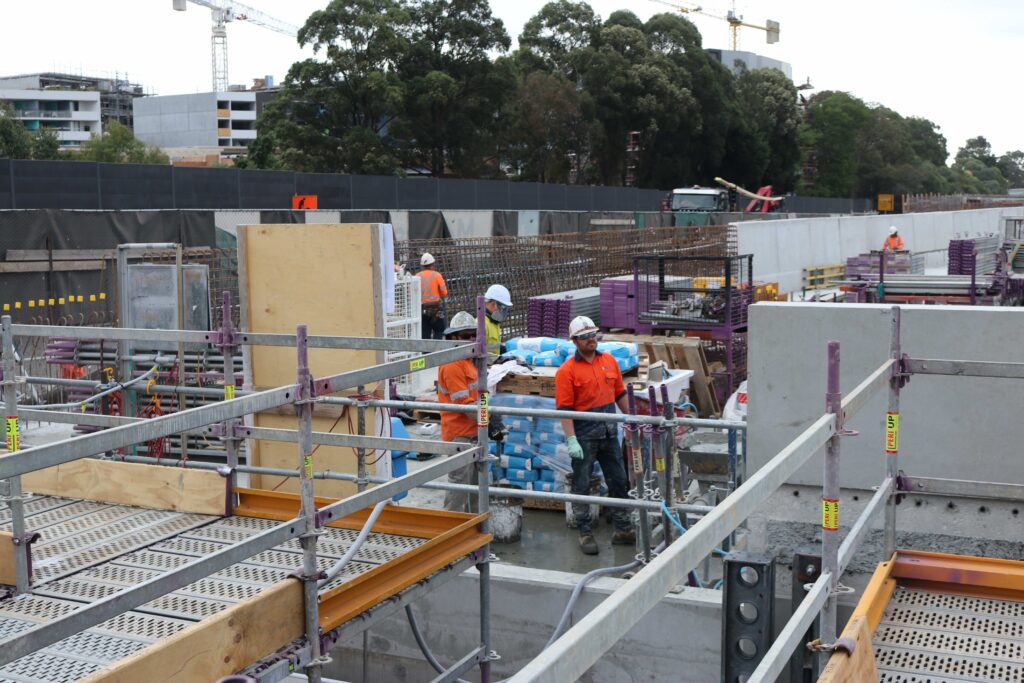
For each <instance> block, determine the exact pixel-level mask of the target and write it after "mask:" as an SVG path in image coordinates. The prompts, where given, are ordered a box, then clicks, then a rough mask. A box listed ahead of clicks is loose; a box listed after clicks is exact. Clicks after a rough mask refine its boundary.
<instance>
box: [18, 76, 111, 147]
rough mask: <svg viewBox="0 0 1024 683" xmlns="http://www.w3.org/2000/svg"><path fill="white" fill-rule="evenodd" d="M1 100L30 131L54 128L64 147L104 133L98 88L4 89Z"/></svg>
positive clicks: (78, 143) (74, 145) (77, 145)
mask: <svg viewBox="0 0 1024 683" xmlns="http://www.w3.org/2000/svg"><path fill="white" fill-rule="evenodd" d="M0 101H3V102H6V103H7V104H8V105H10V106H11V108H12V109H13V110H14V117H15V118H16V119H18V120H19V121H21V122H22V124H23V125H24V126H25V128H26V129H28V131H29V132H31V133H37V132H39V131H43V130H50V131H53V132H54V133H56V134H57V139H58V140H60V144H61V147H64V148H69V149H75V148H77V147H79V146H81V144H82V143H83V142H84V141H86V140H88V139H89V138H90V137H91V136H93V135H97V136H99V135H102V134H103V122H102V120H101V111H100V94H99V93H98V92H95V91H92V92H90V91H79V90H21V89H18V90H14V89H0Z"/></svg>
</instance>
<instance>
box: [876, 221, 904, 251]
mask: <svg viewBox="0 0 1024 683" xmlns="http://www.w3.org/2000/svg"><path fill="white" fill-rule="evenodd" d="M904 249H906V247H905V246H903V238H902V237H900V233H899V230H897V229H896V226H895V225H894V226H892V227H891V228H889V236H888V237H886V238H885V244H883V245H882V250H883V251H903V250H904Z"/></svg>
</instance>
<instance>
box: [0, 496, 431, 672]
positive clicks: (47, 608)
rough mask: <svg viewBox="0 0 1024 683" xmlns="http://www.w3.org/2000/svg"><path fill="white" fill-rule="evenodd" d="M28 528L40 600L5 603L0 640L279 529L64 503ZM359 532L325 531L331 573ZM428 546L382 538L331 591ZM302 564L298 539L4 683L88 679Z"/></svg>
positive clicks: (374, 537)
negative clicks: (36, 537) (37, 535)
mask: <svg viewBox="0 0 1024 683" xmlns="http://www.w3.org/2000/svg"><path fill="white" fill-rule="evenodd" d="M26 522H27V526H28V528H30V529H32V530H33V531H40V532H41V533H42V540H40V541H39V542H37V543H36V544H35V545H34V546H33V549H32V556H33V577H34V587H33V590H32V593H31V594H27V595H22V596H18V597H16V598H12V599H9V600H5V601H2V602H0V639H5V638H8V637H10V636H12V635H15V634H17V633H21V632H22V631H25V630H27V629H29V628H31V627H32V626H34V625H36V624H39V623H43V622H47V621H50V620H52V619H56V618H59V617H61V616H64V615H66V614H68V613H70V612H73V611H75V610H76V609H79V608H80V607H82V606H84V605H87V604H89V603H91V602H94V601H96V600H100V599H103V598H106V597H108V596H110V595H112V594H114V593H117V592H118V591H120V590H123V589H125V588H127V587H130V586H134V585H136V584H138V583H139V582H140V581H145V580H148V579H151V578H153V577H155V576H158V575H160V574H162V573H164V572H167V571H170V570H171V569H174V568H176V567H179V566H181V565H182V564H185V563H187V562H189V561H190V560H192V559H194V558H197V557H201V556H205V555H209V554H211V553H213V552H216V551H218V550H221V549H223V548H225V547H227V546H228V545H231V544H234V543H237V542H239V541H242V540H244V539H245V538H247V537H249V536H251V535H253V534H256V533H258V532H260V531H263V530H266V529H269V528H270V527H272V526H274V525H276V524H278V522H275V521H271V520H263V519H255V518H248V517H229V518H220V517H212V516H207V515H195V514H182V513H176V512H165V511H160V510H147V509H142V508H132V507H127V506H122V505H108V504H103V503H92V502H87V501H76V500H69V499H63V498H54V497H36V498H32V499H31V500H29V501H28V502H27V503H26ZM5 525H6V526H5ZM9 525H10V513H9V510H7V509H6V508H2V509H0V528H8V527H9ZM356 535H357V532H356V531H351V530H347V529H335V528H327V529H324V534H323V535H322V536H321V537H320V540H319V542H318V544H317V553H318V555H319V562H320V566H321V568H324V569H326V568H327V567H329V566H330V565H331V564H333V563H334V561H335V560H337V559H338V558H340V557H341V556H342V555H343V554H344V553H345V551H346V550H347V548H348V547H349V545H350V544H351V542H352V541H353V540H354V539H355V537H356ZM424 542H425V541H424V539H421V538H413V537H408V536H398V535H392V534H378V533H372V534H370V536H369V538H368V539H367V542H366V543H365V544H364V545H363V547H362V548H360V550H359V552H358V553H357V554H356V556H355V558H354V560H353V561H352V562H350V563H349V564H348V565H347V566H346V569H345V571H344V572H343V573H342V575H341V576H339V577H338V578H336V579H335V580H334V581H332V582H331V583H329V584H327V585H326V586H324V587H323V589H322V590H323V591H327V590H330V589H332V588H334V587H336V586H338V585H340V584H342V583H344V582H345V581H348V580H349V579H351V578H352V577H354V576H357V575H359V574H361V573H363V572H366V571H369V570H370V569H371V568H373V567H374V566H376V565H378V564H382V563H384V562H388V561H389V560H392V559H394V558H396V557H398V556H400V555H402V554H403V553H406V552H408V551H410V550H412V549H414V548H416V547H418V546H420V545H421V544H423V543H424ZM301 564H302V560H301V551H300V548H299V544H298V541H297V540H293V541H290V542H288V543H285V544H284V545H281V546H278V547H277V548H275V549H273V550H268V551H265V552H263V553H260V554H258V555H255V556H253V557H251V558H250V559H248V560H247V561H245V562H241V563H238V564H236V565H233V566H231V567H228V568H226V569H224V570H223V571H221V572H218V573H217V574H215V575H212V576H210V577H207V578H205V579H202V580H199V581H196V582H195V583H193V584H190V585H188V586H186V587H184V588H182V589H181V590H178V591H175V592H173V593H170V594H168V595H165V596H163V597H160V598H157V599H156V600H153V601H151V602H149V603H146V604H145V605H142V606H140V607H139V608H137V609H136V610H134V611H132V612H127V613H125V614H122V615H120V616H118V617H116V618H114V619H111V620H109V621H107V622H105V623H103V624H101V625H100V626H97V627H95V628H92V629H89V630H88V631H85V632H83V633H79V634H77V635H75V636H72V637H70V638H66V639H64V640H62V641H61V642H59V643H57V644H55V645H53V646H51V647H48V648H45V649H43V650H40V651H38V652H35V653H33V654H32V655H29V656H27V657H22V658H21V659H19V660H17V661H15V662H12V663H10V664H8V665H7V666H4V667H2V668H0V683H6V682H7V681H20V682H24V681H33V682H39V683H43V682H45V683H64V682H69V681H76V680H79V679H81V678H84V677H86V676H88V675H90V674H92V673H94V672H96V671H99V670H101V669H103V668H105V667H107V666H109V665H110V664H112V663H114V662H116V661H117V660H119V659H122V658H124V657H127V656H129V655H131V654H133V653H134V652H137V651H138V650H141V649H142V648H144V647H146V646H147V645H149V644H151V643H154V642H156V641H157V640H160V639H162V638H166V637H168V636H170V635H173V634H174V633H177V632H178V631H180V630H181V629H183V628H186V627H187V626H190V625H191V624H194V623H196V622H198V621H201V620H202V619H204V618H206V617H209V616H212V615H214V614H216V613H218V612H220V611H221V610H224V609H226V608H227V607H229V606H231V605H232V604H234V603H237V602H239V601H241V600H244V599H246V598H249V597H251V596H253V595H256V594H257V593H259V592H260V591H262V590H263V589H265V588H267V587H269V586H271V585H273V584H274V583H276V582H278V581H280V580H282V579H284V578H286V577H287V576H288V575H289V574H290V573H291V572H292V571H293V570H294V569H296V568H297V567H299V566H300V565H301Z"/></svg>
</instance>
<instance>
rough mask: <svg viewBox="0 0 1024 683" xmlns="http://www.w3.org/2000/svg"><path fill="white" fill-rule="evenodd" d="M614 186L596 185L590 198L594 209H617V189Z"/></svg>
mask: <svg viewBox="0 0 1024 683" xmlns="http://www.w3.org/2000/svg"><path fill="white" fill-rule="evenodd" d="M617 189H618V188H614V187H595V188H593V194H592V195H591V198H590V206H591V210H592V211H615V205H616V201H617V200H616V190H617Z"/></svg>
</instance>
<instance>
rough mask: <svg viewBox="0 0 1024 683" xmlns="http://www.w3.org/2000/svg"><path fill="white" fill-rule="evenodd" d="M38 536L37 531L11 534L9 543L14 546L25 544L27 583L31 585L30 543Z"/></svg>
mask: <svg viewBox="0 0 1024 683" xmlns="http://www.w3.org/2000/svg"><path fill="white" fill-rule="evenodd" d="M39 538H40V536H39V532H38V531H26V532H25V533H24V534H22V535H21V536H12V537H11V544H12V545H14V546H15V547H16V548H17V547H20V546H25V567H26V569H27V572H26V573H27V574H28V585H29V586H31V585H32V544H33V543H35V542H36V541H38V540H39Z"/></svg>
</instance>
